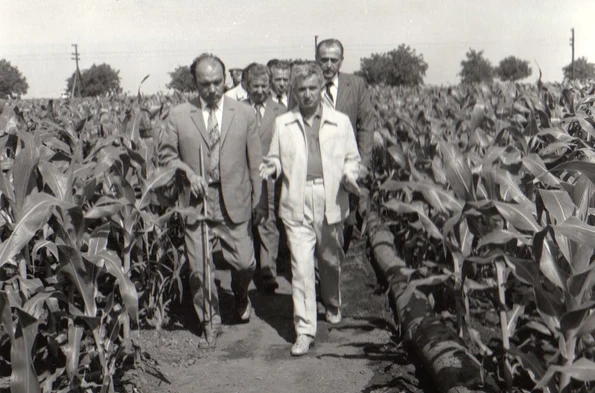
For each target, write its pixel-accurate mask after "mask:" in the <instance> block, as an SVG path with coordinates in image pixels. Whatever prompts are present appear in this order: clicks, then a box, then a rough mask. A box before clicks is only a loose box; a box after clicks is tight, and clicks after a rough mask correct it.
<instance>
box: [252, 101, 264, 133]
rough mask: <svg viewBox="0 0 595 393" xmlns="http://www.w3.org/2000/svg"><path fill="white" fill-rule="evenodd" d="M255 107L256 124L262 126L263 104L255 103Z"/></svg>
mask: <svg viewBox="0 0 595 393" xmlns="http://www.w3.org/2000/svg"><path fill="white" fill-rule="evenodd" d="M254 109H255V110H256V126H257V127H258V128H260V125H261V124H262V104H256V105H254Z"/></svg>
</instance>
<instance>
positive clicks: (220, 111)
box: [200, 97, 223, 134]
mask: <svg viewBox="0 0 595 393" xmlns="http://www.w3.org/2000/svg"><path fill="white" fill-rule="evenodd" d="M200 106H201V107H202V117H203V119H204V122H205V130H207V132H209V107H208V104H207V102H206V101H205V100H203V99H202V97H200ZM215 118H216V119H217V124H218V125H219V127H217V128H218V129H219V134H221V122H222V121H223V97H221V99H220V100H219V102H218V103H217V109H216V110H215Z"/></svg>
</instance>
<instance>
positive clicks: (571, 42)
mask: <svg viewBox="0 0 595 393" xmlns="http://www.w3.org/2000/svg"><path fill="white" fill-rule="evenodd" d="M570 33H571V36H570V47H571V48H572V63H570V64H571V66H570V67H571V70H572V71H571V74H570V75H571V78H572V80H574V27H573V28H572V29H570Z"/></svg>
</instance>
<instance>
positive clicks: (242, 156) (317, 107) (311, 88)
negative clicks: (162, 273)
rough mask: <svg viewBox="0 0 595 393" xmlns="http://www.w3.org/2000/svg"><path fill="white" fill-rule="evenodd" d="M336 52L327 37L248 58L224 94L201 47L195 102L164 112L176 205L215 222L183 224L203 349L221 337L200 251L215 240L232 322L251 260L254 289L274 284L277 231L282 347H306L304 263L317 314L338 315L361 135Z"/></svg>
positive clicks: (214, 64) (310, 338)
mask: <svg viewBox="0 0 595 393" xmlns="http://www.w3.org/2000/svg"><path fill="white" fill-rule="evenodd" d="M343 55H344V49H343V45H342V44H341V42H340V41H338V40H335V39H328V40H324V41H321V42H320V43H319V44H318V47H317V53H316V62H306V63H300V64H295V65H292V66H290V65H289V64H287V63H285V62H283V61H278V60H272V61H270V62H269V63H268V64H267V65H263V64H258V63H252V64H250V65H249V66H248V67H246V68H245V69H243V70H241V72H240V73H239V74H240V75H241V76H240V75H237V74H238V72H237V71H239V70H237V69H232V70H229V71H230V75H231V77H232V79H234V85H235V87H234V88H232V89H230V90H228V91H227V92H226V91H225V65H224V63H223V62H222V61H221V59H219V58H218V57H216V56H214V55H211V54H202V55H200V56H199V57H197V58H196V59H195V60H194V62H193V63H192V65H191V67H190V70H191V73H192V75H193V77H194V81H195V83H196V87H197V90H198V97H196V98H195V99H193V100H191V101H189V102H187V103H184V104H181V105H179V106H177V107H175V108H173V109H172V110H171V111H170V114H169V116H168V119H167V122H166V125H165V127H164V129H163V131H162V132H161V134H160V141H159V158H160V162H161V164H162V165H165V166H166V165H176V166H177V167H178V168H179V169H181V170H182V171H183V172H184V173H185V175H186V178H187V180H188V184H189V186H188V187H187V188H186V189H185V193H186V194H185V199H184V200H185V201H186V204H187V206H188V207H191V208H193V209H196V211H197V212H199V213H204V212H208V213H207V215H208V217H209V218H211V219H212V220H213V221H215V222H217V224H216V225H214V226H213V227H212V228H208V227H207V226H205V225H204V223H203V221H201V220H200V219H199V218H198V217H200V216H199V215H189V216H188V217H187V218H186V220H185V248H186V257H187V259H188V262H189V264H190V286H191V290H192V293H193V303H194V307H195V310H196V313H197V315H198V317H199V319H200V321H201V331H202V333H201V339H200V346H201V347H213V346H215V345H216V340H217V336H218V335H219V334H220V332H221V317H220V312H219V301H218V294H217V289H216V285H215V275H214V271H215V266H214V264H213V261H212V257H211V256H209V255H208V252H207V253H205V250H204V248H205V247H207V250H206V251H209V250H212V248H213V245H214V242H216V241H218V242H219V243H220V245H221V250H222V253H223V258H224V259H225V261H226V262H227V263H228V264H229V265H230V266H231V267H232V273H231V274H232V284H231V286H232V291H233V293H234V296H235V306H236V310H237V315H238V318H239V320H240V321H242V322H248V321H249V319H250V315H251V310H252V305H251V302H250V298H249V296H248V286H249V284H250V282H251V280H252V279H253V277H254V273H255V271H256V269H257V267H258V270H259V276H260V277H259V278H260V279H261V281H262V286H263V289H264V290H265V291H267V292H269V293H274V291H275V290H276V289H277V288H278V282H277V258H278V254H279V244H280V240H279V239H280V234H279V233H280V228H281V227H282V228H283V229H284V233H285V234H286V236H285V237H286V240H287V245H288V248H289V253H290V259H291V270H292V298H293V306H294V307H293V308H294V309H293V315H294V324H295V329H296V341H295V343H294V345H293V346H292V348H291V354H292V355H295V356H299V355H303V354H305V353H307V352H308V349H309V348H310V346H311V345H312V343H313V342H314V337H315V334H316V293H315V275H316V273H315V271H316V268H318V272H319V285H320V292H321V293H320V295H321V299H322V302H323V305H324V307H325V310H326V314H325V315H326V319H327V321H328V322H329V323H333V324H334V323H339V322H340V321H341V296H340V285H339V277H340V268H341V263H342V261H343V259H344V257H345V251H346V249H347V247H348V245H349V239H350V238H351V231H352V228H353V224H354V220H353V219H352V217H353V216H354V214H353V212H354V210H355V206H356V203H357V198H358V194H359V184H358V181H359V180H361V179H362V178H365V177H366V176H367V174H368V170H369V166H370V156H371V150H372V141H373V131H372V122H373V111H372V107H371V103H370V100H369V95H368V93H367V90H366V86H365V84H364V82H363V80H362V79H361V78H359V77H356V76H354V75H350V74H345V73H340V72H339V70H340V68H341V63H342V61H343ZM238 77H239V78H238ZM238 79H239V80H238ZM350 208H351V214H349V213H350ZM350 217H351V218H350ZM344 223H345V224H346V225H344ZM350 228H351V229H350ZM205 232H207V233H205ZM255 250H256V252H255ZM255 255H257V256H258V263H257V260H256V257H255Z"/></svg>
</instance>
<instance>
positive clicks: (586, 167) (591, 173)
mask: <svg viewBox="0 0 595 393" xmlns="http://www.w3.org/2000/svg"><path fill="white" fill-rule="evenodd" d="M560 171H577V172H580V173H582V174H583V175H585V176H586V177H587V178H588V179H589V180H590V181H591V183H593V184H595V163H593V162H586V161H566V162H564V163H562V164H560V165H557V166H556V167H554V168H552V170H551V172H560Z"/></svg>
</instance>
